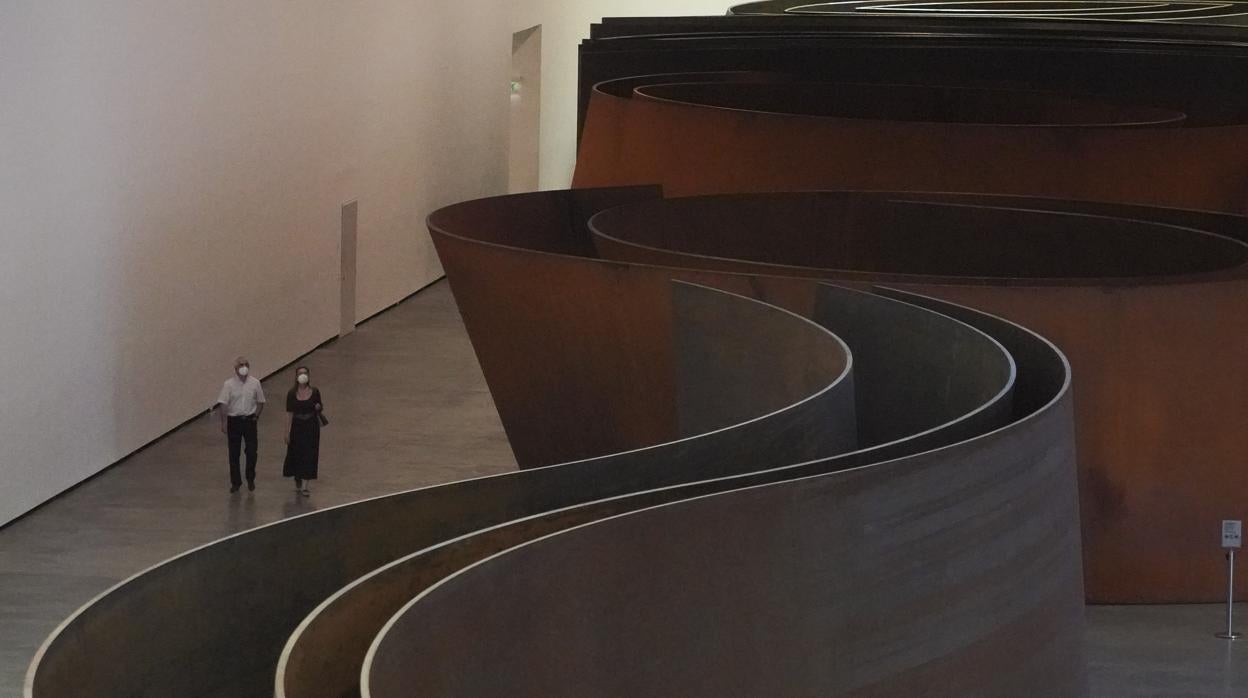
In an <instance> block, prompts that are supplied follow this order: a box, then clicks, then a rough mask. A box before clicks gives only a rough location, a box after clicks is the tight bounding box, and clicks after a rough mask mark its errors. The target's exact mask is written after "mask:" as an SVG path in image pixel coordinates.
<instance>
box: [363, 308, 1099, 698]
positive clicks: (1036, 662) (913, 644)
mask: <svg viewBox="0 0 1248 698" xmlns="http://www.w3.org/2000/svg"><path fill="white" fill-rule="evenodd" d="M823 292H828V293H830V294H831V295H830V296H829V298H828V299H827V302H829V303H831V304H833V305H839V306H843V308H842V309H843V310H845V309H848V310H850V311H851V312H852V311H853V310H855V309H856V310H859V311H862V312H863V313H864V314H865V315H868V316H869V315H871V314H872V313H873V312H874V311H877V310H880V308H882V307H884V306H883V305H881V304H870V303H868V304H867V305H865V306H862V307H857V308H855V303H856V302H857V301H859V300H861V299H859V298H856V297H857V296H860V295H861V294H855V293H853V292H847V291H843V290H835V289H824V290H823V291H821V293H823ZM890 295H892V296H893V297H901V298H905V299H906V300H908V301H914V302H920V303H923V304H925V305H927V306H929V307H932V308H935V309H937V310H939V311H945V312H951V313H953V314H955V315H958V316H959V317H961V318H962V319H964V320H967V321H970V322H975V323H976V324H978V325H979V326H980V327H981V329H984V330H985V331H988V332H989V333H990V334H993V336H994V337H999V338H1000V339H1001V342H1002V344H1004V345H1006V346H1009V347H1010V348H1011V350H1012V351H1015V352H1017V357H1016V358H1017V359H1018V372H1019V376H1020V383H1019V385H1020V386H1024V385H1025V386H1026V387H1025V388H1023V390H1025V391H1026V392H1027V394H1024V395H1019V399H1018V401H1017V402H1016V403H1015V404H1016V405H1017V406H1018V408H1017V409H1016V411H1015V412H1014V413H1013V414H1012V416H1011V418H1010V419H1008V420H1007V423H1006V425H1005V426H1004V427H1002V428H999V429H996V430H990V431H989V432H987V433H981V434H978V435H976V436H973V437H971V438H970V439H968V440H965V441H960V442H956V443H953V444H947V445H945V446H943V447H940V448H937V449H935V450H930V451H927V452H925V453H922V454H917V455H911V456H906V457H900V458H896V459H888V457H886V456H885V457H880V456H883V454H879V453H877V454H875V455H876V456H877V459H875V460H869V461H867V464H864V465H863V467H857V468H852V469H844V468H843V467H837V466H836V465H835V464H834V462H835V461H836V460H838V459H833V461H831V462H829V463H828V464H827V465H826V466H825V468H826V470H827V472H825V473H824V474H821V475H820V474H816V473H817V471H812V470H811V469H810V468H806V469H802V470H801V471H798V472H790V473H788V477H785V476H783V475H781V476H779V477H777V478H776V480H775V481H773V482H772V483H771V484H763V483H758V484H755V485H754V486H750V487H738V488H735V489H732V490H730V491H728V492H724V493H720V494H714V495H710V496H701V497H686V498H682V499H681V500H679V501H676V502H673V503H670V504H666V505H659V506H654V507H651V508H647V509H643V510H640V511H636V512H634V513H631V514H624V515H620V516H616V517H611V518H607V519H601V520H599V521H596V522H594V523H590V524H587V525H582V526H578V527H575V528H568V529H565V530H563V531H562V532H559V533H555V534H551V535H547V536H544V537H541V538H538V539H535V540H533V541H531V542H527V543H522V544H519V545H516V546H515V547H512V548H509V549H507V550H506V551H504V552H501V553H499V554H497V555H495V556H493V557H490V558H487V559H485V560H484V561H482V562H480V563H477V564H474V565H472V566H469V567H467V568H465V569H463V570H462V571H459V572H457V573H455V574H454V575H452V576H450V577H448V578H446V579H445V580H443V581H441V582H439V583H437V584H435V585H434V586H432V587H431V588H429V589H427V590H425V591H423V592H422V593H421V594H420V595H419V596H417V597H416V598H415V599H414V601H413V602H411V603H409V604H408V605H407V606H406V607H405V608H404V609H402V610H400V612H399V613H398V614H396V615H395V616H394V618H393V619H392V621H391V623H390V624H389V625H388V626H387V627H386V629H385V630H384V631H383V632H382V634H381V635H379V636H378V638H377V640H376V642H375V643H374V645H373V648H372V651H371V652H370V656H369V659H368V663H367V664H366V666H365V672H364V677H363V681H364V685H365V688H366V690H365V695H368V696H372V697H373V698H387V697H388V696H397V695H410V694H411V693H413V692H415V693H419V694H422V695H481V696H489V695H526V696H527V695H534V696H536V695H621V696H623V695H656V694H661V695H708V696H709V695H715V696H720V695H849V694H853V695H899V694H902V693H910V692H921V693H923V694H924V695H950V696H953V695H959V696H960V695H972V694H973V695H1044V696H1062V695H1082V694H1084V693H1085V692H1086V686H1085V680H1084V675H1083V670H1082V648H1081V643H1082V639H1081V636H1082V630H1081V629H1082V595H1081V591H1080V577H1081V575H1080V569H1079V553H1078V550H1079V533H1078V520H1077V513H1076V510H1077V502H1076V497H1075V487H1074V465H1073V448H1072V433H1071V427H1072V425H1071V419H1070V409H1069V408H1070V404H1069V393H1068V386H1069V382H1068V379H1069V373H1068V371H1067V368H1066V364H1065V362H1064V361H1063V359H1062V358H1061V355H1060V354H1059V353H1058V352H1057V351H1056V350H1055V349H1054V348H1053V347H1052V345H1049V344H1047V343H1045V342H1043V340H1040V339H1039V338H1038V337H1036V336H1035V335H1032V334H1030V333H1027V332H1026V331H1024V330H1022V329H1021V328H1018V327H1016V326H1013V327H1012V326H1009V325H1008V324H1007V323H1003V322H1001V321H999V320H995V319H993V318H991V317H988V316H984V315H982V314H979V313H975V312H973V311H969V310H968V309H965V308H951V307H949V306H947V305H946V304H942V303H939V302H936V301H934V300H931V299H916V298H913V297H911V296H906V295H904V294H896V293H891V292H890ZM820 300H821V301H822V300H823V299H820ZM822 304H823V303H822V302H821V303H820V305H822ZM881 320H883V318H881ZM946 322H947V321H946ZM890 327H891V328H892V331H894V332H901V333H905V332H906V331H907V325H905V324H893V323H889V322H887V321H882V322H881V323H880V324H879V325H878V327H877V329H876V330H873V331H880V330H878V328H890ZM898 339H900V338H898ZM896 346H901V343H900V342H898V343H897V344H896ZM961 375H963V376H965V377H970V376H972V375H974V373H973V372H970V373H963V374H961ZM1024 375H1025V376H1026V379H1025V380H1024V379H1023V378H1022V377H1023V376H1024ZM1023 406H1026V407H1025V408H1024V407H1023ZM889 407H890V409H891V410H892V411H893V413H894V414H895V413H897V412H904V411H905V410H906V409H908V407H909V406H908V405H906V404H893V405H890V406H889ZM885 418H887V417H885ZM742 484H744V483H742Z"/></svg>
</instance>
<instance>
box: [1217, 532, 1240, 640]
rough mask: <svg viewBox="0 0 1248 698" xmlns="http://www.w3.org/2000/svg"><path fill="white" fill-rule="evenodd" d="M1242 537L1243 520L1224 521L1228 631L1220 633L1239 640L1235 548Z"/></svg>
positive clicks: (1227, 637) (1229, 638) (1225, 636)
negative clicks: (1236, 629) (1236, 620)
mask: <svg viewBox="0 0 1248 698" xmlns="http://www.w3.org/2000/svg"><path fill="white" fill-rule="evenodd" d="M1241 539H1242V522H1240V521H1234V520H1228V521H1223V522H1222V547H1223V548H1225V549H1226V632H1224V633H1218V634H1217V636H1218V637H1220V638H1222V639H1223V640H1237V639H1239V637H1240V634H1239V633H1237V632H1235V549H1236V548H1238V547H1239V546H1240V541H1241Z"/></svg>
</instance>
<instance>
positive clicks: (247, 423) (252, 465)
mask: <svg viewBox="0 0 1248 698" xmlns="http://www.w3.org/2000/svg"><path fill="white" fill-rule="evenodd" d="M225 437H226V440H227V441H229V443H230V484H231V485H234V486H235V487H237V486H238V485H241V484H243V478H241V477H239V474H238V452H239V451H240V450H241V451H243V452H244V453H245V454H246V455H247V482H251V481H252V480H255V479H256V419H255V417H230V418H228V419H227V420H226V424H225ZM244 441H246V442H247V445H246V446H245V447H244V446H243V442H244Z"/></svg>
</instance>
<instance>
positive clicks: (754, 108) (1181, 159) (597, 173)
mask: <svg viewBox="0 0 1248 698" xmlns="http://www.w3.org/2000/svg"><path fill="white" fill-rule="evenodd" d="M680 80H681V78H680V76H679V75H674V76H673V75H664V76H656V77H655V78H654V85H651V86H650V89H651V90H652V91H655V92H659V93H661V94H664V95H667V96H669V97H672V98H669V99H656V98H653V97H649V96H646V95H645V94H644V91H645V90H646V89H647V86H645V85H640V86H639V85H638V84H637V83H638V82H639V80H638V79H637V78H629V79H628V81H627V83H628V85H630V86H633V87H634V90H633V92H630V93H628V94H616V93H613V92H612V90H611V87H610V84H609V83H608V84H606V85H599V86H598V87H597V88H596V89H595V90H594V91H593V93H592V95H591V98H590V103H589V108H588V113H587V116H586V119H585V124H584V129H583V133H582V137H581V143H580V150H579V154H578V158H577V165H576V173H575V175H574V178H573V186H575V187H605V186H619V185H629V184H662V185H663V187H664V191H666V192H667V193H668V194H669V195H671V196H689V195H695V194H713V193H737V192H760V191H797V190H810V189H870V190H885V191H953V192H971V193H988V194H1021V195H1039V196H1049V197H1056V198H1069V199H1088V200H1098V201H1107V202H1119V203H1134V204H1147V205H1155V206H1166V207H1176V208H1191V209H1202V210H1210V211H1223V212H1232V213H1248V125H1244V124H1240V123H1230V124H1221V125H1205V126H1192V127H1185V126H1183V125H1182V124H1181V123H1175V122H1172V121H1167V120H1166V119H1165V118H1164V117H1160V116H1158V115H1152V116H1147V115H1141V117H1142V118H1133V119H1129V120H1128V121H1124V122H1121V123H1114V122H1105V123H1092V124H1088V123H1085V122H1084V121H1083V119H1082V118H1081V117H1084V116H1087V114H1084V113H1082V111H1081V110H1080V109H1074V110H1073V111H1069V110H1064V109H1058V108H1056V107H1055V108H1054V109H1052V110H1047V111H1042V112H1041V114H1042V115H1047V116H1055V117H1069V119H1070V120H1069V121H1062V120H1057V121H1054V122H1051V123H1036V122H1031V123H1019V121H1018V117H1019V116H1022V115H1023V114H1020V113H1018V111H1019V110H1018V109H1017V107H1015V108H1011V107H1009V104H1008V103H1009V99H1010V95H1011V93H1009V92H999V93H997V96H996V98H994V99H993V100H988V101H986V102H976V101H974V100H964V101H963V102H962V106H961V111H959V110H957V109H955V110H953V112H952V114H951V115H946V114H942V113H940V112H939V110H932V109H929V108H928V107H929V102H930V100H929V95H928V93H927V92H926V90H928V89H929V88H905V87H899V86H894V87H893V88H892V89H894V90H899V91H900V92H898V93H897V94H894V95H892V96H891V97H890V99H889V100H886V101H885V102H884V104H882V105H880V106H879V107H878V109H872V108H871V107H872V106H874V102H870V103H867V104H866V105H857V107H856V108H855V109H854V110H852V111H850V110H843V111H842V112H841V113H846V112H848V113H849V114H850V116H835V115H807V114H796V113H781V112H783V111H784V110H785V109H790V108H792V107H794V105H795V104H797V103H800V99H798V98H797V94H798V93H801V92H802V91H803V90H824V91H832V92H834V86H828V85H824V84H820V85H814V86H812V85H809V84H805V83H800V82H794V83H788V84H783V83H780V84H777V83H749V82H747V83H745V85H746V86H747V89H750V90H754V91H755V92H756V93H757V94H750V95H747V97H749V98H750V99H749V100H748V102H747V105H748V106H749V107H750V108H748V109H747V108H726V107H720V106H714V103H715V101H716V99H710V98H712V97H713V98H717V99H718V101H721V102H726V103H730V104H731V103H732V102H731V101H730V100H729V98H728V97H727V96H725V95H726V94H729V93H723V91H724V89H725V85H724V84H722V83H710V84H701V85H699V84H697V83H694V84H693V85H683V86H682V85H679V84H678V83H680ZM664 86H666V87H664ZM876 87H877V88H879V87H880V86H876ZM681 89H684V90H686V91H687V92H688V95H687V96H688V99H691V100H692V99H696V98H698V97H706V98H708V99H710V101H711V105H706V104H699V103H695V102H691V101H678V100H677V99H675V97H676V96H678V95H679V94H680V90H681ZM638 90H640V91H641V92H640V93H639V92H638ZM906 90H910V92H909V93H907V92H906ZM786 91H787V92H788V94H787V95H786ZM861 91H862V90H861V88H855V89H853V90H849V91H848V94H849V96H850V97H852V96H854V95H855V94H856V93H858V92H861ZM721 93H722V94H721ZM1013 94H1015V95H1025V94H1027V93H1013ZM768 95H770V96H769V97H768ZM741 99H745V98H744V97H743V98H741ZM1019 99H1020V104H1022V103H1023V101H1022V97H1021V96H1020V97H1019ZM1027 99H1028V100H1032V99H1034V98H1033V97H1027ZM769 101H770V102H771V106H769V105H768V102H769ZM824 101H832V100H831V97H827V98H825V100H824ZM955 101H956V100H955ZM907 102H909V104H907ZM907 109H909V110H910V115H909V118H903V117H905V116H906V115H907ZM1124 109H1125V108H1124ZM813 111H815V112H816V113H819V110H818V109H815V110H813ZM1093 111H1096V110H1093ZM832 113H837V112H836V111H835V110H833V111H832ZM1124 115H1129V110H1127V114H1124ZM941 118H945V119H949V120H945V121H941V120H939V119H941ZM994 119H995V121H994ZM1141 121H1154V122H1156V121H1160V123H1155V124H1153V125H1140V122H1141Z"/></svg>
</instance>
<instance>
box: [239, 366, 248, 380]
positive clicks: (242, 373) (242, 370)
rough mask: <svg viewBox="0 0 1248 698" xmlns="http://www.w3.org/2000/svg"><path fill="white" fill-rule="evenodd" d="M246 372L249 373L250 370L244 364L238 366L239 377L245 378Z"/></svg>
mask: <svg viewBox="0 0 1248 698" xmlns="http://www.w3.org/2000/svg"><path fill="white" fill-rule="evenodd" d="M248 373H250V371H249V369H248V368H247V367H246V366H239V367H238V375H239V377H240V378H246V377H247V374H248Z"/></svg>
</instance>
